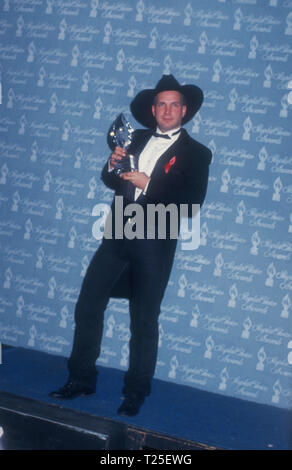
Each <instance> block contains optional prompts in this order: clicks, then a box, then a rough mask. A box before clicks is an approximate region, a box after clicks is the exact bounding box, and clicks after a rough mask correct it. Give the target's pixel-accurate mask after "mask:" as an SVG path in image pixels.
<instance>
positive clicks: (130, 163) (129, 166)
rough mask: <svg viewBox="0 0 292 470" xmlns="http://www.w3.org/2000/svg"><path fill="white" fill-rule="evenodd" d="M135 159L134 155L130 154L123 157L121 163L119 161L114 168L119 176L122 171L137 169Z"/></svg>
mask: <svg viewBox="0 0 292 470" xmlns="http://www.w3.org/2000/svg"><path fill="white" fill-rule="evenodd" d="M135 170H136V168H135V161H134V156H133V155H130V154H128V155H127V156H126V157H124V158H123V160H122V162H121V163H118V164H117V165H116V167H115V169H114V172H115V174H116V175H117V176H120V175H121V174H122V173H128V172H129V171H135Z"/></svg>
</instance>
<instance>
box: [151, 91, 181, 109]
mask: <svg viewBox="0 0 292 470" xmlns="http://www.w3.org/2000/svg"><path fill="white" fill-rule="evenodd" d="M166 91H168V90H166ZM169 91H171V90H169ZM173 91H176V90H173ZM160 93H161V92H160ZM178 93H179V95H180V97H181V104H182V106H186V105H187V103H186V99H185V96H184V95H183V94H182V93H181V92H180V91H178ZM158 95H159V93H157V95H155V96H154V99H153V106H155V105H156V103H157V96H158Z"/></svg>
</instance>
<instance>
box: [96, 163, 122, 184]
mask: <svg viewBox="0 0 292 470" xmlns="http://www.w3.org/2000/svg"><path fill="white" fill-rule="evenodd" d="M108 163H109V162H108V161H107V162H106V164H105V165H104V167H103V170H102V172H101V179H102V181H103V182H104V184H105V185H106V186H107V187H108V188H110V189H113V190H114V191H119V190H120V189H121V186H122V183H123V180H122V178H120V177H119V176H117V175H116V173H115V172H114V171H109V169H108Z"/></svg>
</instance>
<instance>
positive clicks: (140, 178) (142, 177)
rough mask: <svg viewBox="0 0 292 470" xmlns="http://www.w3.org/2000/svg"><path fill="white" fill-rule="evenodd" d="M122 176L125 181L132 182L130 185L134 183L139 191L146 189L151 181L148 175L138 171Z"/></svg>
mask: <svg viewBox="0 0 292 470" xmlns="http://www.w3.org/2000/svg"><path fill="white" fill-rule="evenodd" d="M120 176H121V178H123V179H124V180H127V181H130V183H132V184H133V185H134V186H136V187H137V188H139V189H145V188H146V185H147V183H148V181H149V180H150V178H149V176H147V175H146V173H144V172H142V173H141V172H139V171H137V170H135V171H129V172H126V173H122V174H121V175H120Z"/></svg>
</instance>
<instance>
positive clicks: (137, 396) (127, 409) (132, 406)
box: [118, 392, 145, 416]
mask: <svg viewBox="0 0 292 470" xmlns="http://www.w3.org/2000/svg"><path fill="white" fill-rule="evenodd" d="M144 400H145V395H144V394H143V395H141V393H137V392H128V393H127V395H126V396H125V398H124V401H123V403H122V404H121V406H120V408H119V409H118V414H119V415H120V416H135V415H137V414H138V413H139V411H140V408H141V406H142V404H143V403H144Z"/></svg>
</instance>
